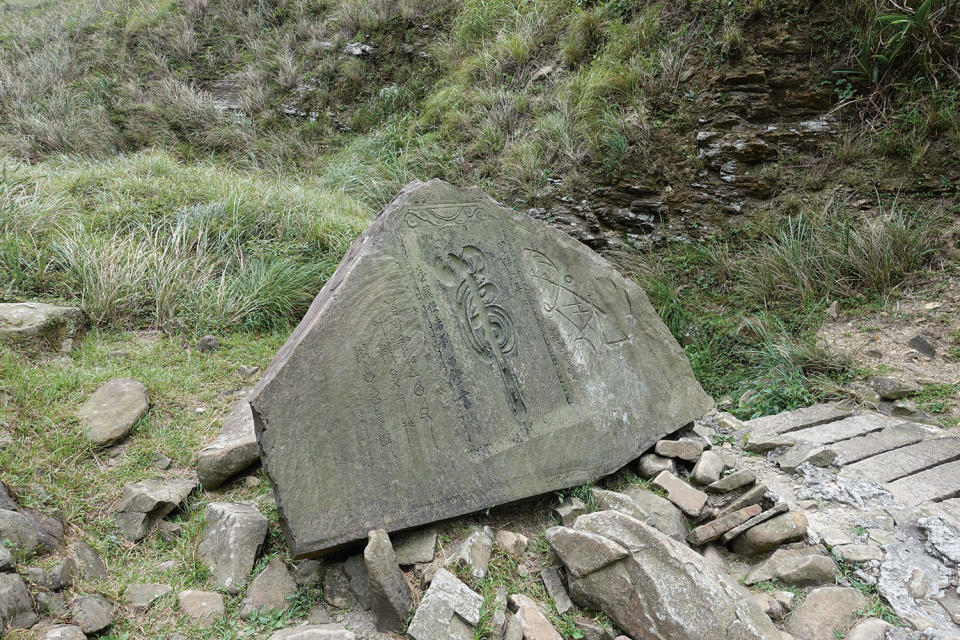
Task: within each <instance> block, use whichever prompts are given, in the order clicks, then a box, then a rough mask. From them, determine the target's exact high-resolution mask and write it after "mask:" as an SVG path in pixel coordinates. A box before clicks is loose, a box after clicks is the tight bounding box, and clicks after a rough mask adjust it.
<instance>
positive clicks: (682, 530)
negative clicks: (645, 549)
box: [591, 486, 687, 540]
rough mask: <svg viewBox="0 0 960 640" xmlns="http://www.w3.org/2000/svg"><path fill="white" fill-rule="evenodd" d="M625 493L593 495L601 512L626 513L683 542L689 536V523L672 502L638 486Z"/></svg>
mask: <svg viewBox="0 0 960 640" xmlns="http://www.w3.org/2000/svg"><path fill="white" fill-rule="evenodd" d="M624 492H625V493H617V492H615V491H604V490H603V489H596V488H594V489H593V490H592V492H591V494H592V496H593V500H594V502H595V503H596V505H597V507H598V508H600V509H607V510H611V509H612V510H614V511H620V512H621V513H625V514H627V515H628V516H630V517H631V518H636V519H637V520H639V521H640V522H645V523H647V524H648V525H650V526H651V527H653V528H654V529H656V530H657V531H659V532H660V533H665V534H666V535H668V536H670V537H671V538H673V539H674V540H683V538H684V536H686V535H687V521H686V519H685V518H684V517H683V514H682V513H680V510H679V509H677V508H676V507H675V506H673V503H671V502H670V501H669V500H667V499H666V498H661V497H660V496H658V495H657V494H655V493H653V492H652V491H647V490H646V489H643V488H642V487H637V486H634V487H627V488H626V489H624Z"/></svg>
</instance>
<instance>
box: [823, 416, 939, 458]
mask: <svg viewBox="0 0 960 640" xmlns="http://www.w3.org/2000/svg"><path fill="white" fill-rule="evenodd" d="M928 434H929V430H928V429H926V428H924V427H922V426H920V425H918V424H916V423H913V422H900V423H898V424H894V425H891V426H889V427H886V428H884V429H883V430H881V431H878V432H875V433H868V434H867V435H864V436H860V437H857V438H851V439H849V440H844V441H843V442H838V443H836V444H834V445H833V450H834V451H836V452H837V464H839V465H848V464H852V463H854V462H858V461H860V460H865V459H867V458H870V457H872V456H875V455H879V454H881V453H884V452H886V451H891V450H893V449H900V448H901V447H906V446H909V445H911V444H916V443H917V442H920V441H921V440H923V439H924V438H925V437H926V436H927V435H928Z"/></svg>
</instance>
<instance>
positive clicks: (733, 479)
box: [707, 469, 757, 493]
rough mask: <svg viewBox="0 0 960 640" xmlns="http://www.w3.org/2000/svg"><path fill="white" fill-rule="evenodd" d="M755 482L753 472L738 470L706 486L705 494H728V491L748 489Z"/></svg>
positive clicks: (755, 478)
mask: <svg viewBox="0 0 960 640" xmlns="http://www.w3.org/2000/svg"><path fill="white" fill-rule="evenodd" d="M756 481H757V476H756V474H754V473H753V471H750V470H749V469H740V470H739V471H734V472H733V473H731V474H730V475H728V476H724V477H723V478H720V479H719V480H717V481H716V482H712V483H710V484H709V485H707V493H729V492H730V491H736V490H737V489H742V488H744V487H749V486H750V485H752V484H753V483H755V482H756Z"/></svg>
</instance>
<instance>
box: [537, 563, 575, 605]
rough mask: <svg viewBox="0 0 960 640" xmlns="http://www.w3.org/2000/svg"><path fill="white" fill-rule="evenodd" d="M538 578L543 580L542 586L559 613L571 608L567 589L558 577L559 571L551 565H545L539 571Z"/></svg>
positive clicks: (571, 603)
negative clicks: (544, 567) (545, 566)
mask: <svg viewBox="0 0 960 640" xmlns="http://www.w3.org/2000/svg"><path fill="white" fill-rule="evenodd" d="M540 579H541V580H543V586H544V587H545V588H546V590H547V595H549V596H550V598H552V599H553V606H554V608H556V610H557V613H559V614H560V615H563V614H565V613H566V612H567V611H570V610H571V609H573V602H571V601H570V596H569V595H567V590H566V588H565V587H564V586H563V580H561V579H560V573H559V572H558V571H557V570H556V569H554V568H553V567H547V568H546V569H544V570H543V571H541V572H540Z"/></svg>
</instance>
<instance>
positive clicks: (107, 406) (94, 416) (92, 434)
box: [77, 378, 150, 445]
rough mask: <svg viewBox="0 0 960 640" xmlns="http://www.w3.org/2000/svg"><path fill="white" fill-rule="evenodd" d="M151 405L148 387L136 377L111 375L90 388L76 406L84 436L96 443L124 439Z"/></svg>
mask: <svg viewBox="0 0 960 640" xmlns="http://www.w3.org/2000/svg"><path fill="white" fill-rule="evenodd" d="M149 408H150V397H149V396H148V395H147V388H146V387H145V386H144V385H143V383H142V382H140V381H139V380H133V379H132V378H114V379H113V380H110V381H109V382H106V383H105V384H104V385H103V386H101V387H100V388H99V389H97V390H96V391H94V392H93V395H91V396H90V397H89V398H87V401H86V402H84V403H83V405H81V406H80V408H79V409H78V410H77V417H78V418H80V422H81V423H82V424H83V428H84V431H85V433H86V435H87V439H88V440H90V442H92V443H93V444H95V445H107V444H113V443H114V442H117V441H119V440H123V439H124V438H126V437H127V434H128V433H130V429H132V428H133V425H135V424H136V423H137V420H139V419H140V418H141V417H143V414H145V413H146V412H147V409H149Z"/></svg>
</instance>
